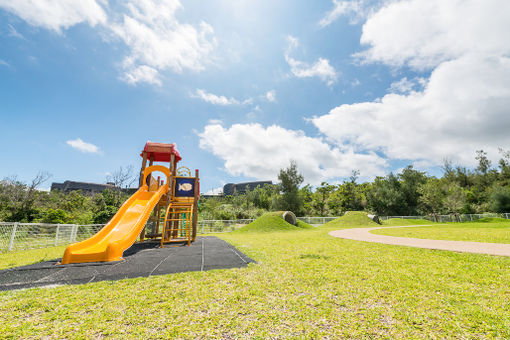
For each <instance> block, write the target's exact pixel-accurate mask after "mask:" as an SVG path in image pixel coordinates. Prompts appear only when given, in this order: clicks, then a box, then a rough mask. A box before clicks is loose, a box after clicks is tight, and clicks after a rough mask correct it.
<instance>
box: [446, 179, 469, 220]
mask: <svg viewBox="0 0 510 340" xmlns="http://www.w3.org/2000/svg"><path fill="white" fill-rule="evenodd" d="M444 203H445V206H446V208H447V209H448V212H449V213H458V212H459V211H460V210H461V209H462V208H463V207H464V206H465V205H466V192H465V191H464V189H463V188H462V187H461V186H460V185H458V184H457V183H450V184H448V185H447V186H446V198H445V201H444Z"/></svg>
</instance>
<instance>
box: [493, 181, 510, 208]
mask: <svg viewBox="0 0 510 340" xmlns="http://www.w3.org/2000/svg"><path fill="white" fill-rule="evenodd" d="M489 204H490V208H491V211H494V212H497V213H506V212H509V211H510V188H509V187H499V186H497V187H495V188H493V190H492V192H491V195H490V198H489Z"/></svg>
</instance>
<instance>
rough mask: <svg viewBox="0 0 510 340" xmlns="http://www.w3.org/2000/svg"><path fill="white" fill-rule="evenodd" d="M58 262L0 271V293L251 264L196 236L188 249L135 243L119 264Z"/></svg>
mask: <svg viewBox="0 0 510 340" xmlns="http://www.w3.org/2000/svg"><path fill="white" fill-rule="evenodd" d="M58 261H59V259H55V260H52V261H45V262H40V263H36V264H31V265H28V266H22V267H17V268H11V269H5V270H0V291H2V290H14V289H24V288H33V287H44V286H49V287H51V286H58V285H65V284H83V283H90V282H98V281H115V280H122V279H127V278H136V277H149V276H153V275H165V274H171V273H182V272H188V271H206V270H211V269H230V268H240V267H246V266H247V265H248V263H250V262H255V261H253V260H252V259H250V258H249V257H247V256H246V255H244V254H243V253H241V252H240V251H239V250H237V249H236V248H235V247H234V246H232V245H230V244H228V243H227V242H225V241H223V240H221V239H219V238H217V237H213V236H206V237H197V239H196V241H195V242H194V243H192V244H191V245H190V246H180V245H177V244H175V245H173V246H165V247H163V248H161V247H160V242H159V241H153V242H143V243H136V244H134V245H133V246H132V247H131V248H129V249H128V250H126V251H125V252H124V260H122V261H115V262H93V263H77V264H67V265H57V262H58Z"/></svg>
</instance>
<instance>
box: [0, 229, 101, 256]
mask: <svg viewBox="0 0 510 340" xmlns="http://www.w3.org/2000/svg"><path fill="white" fill-rule="evenodd" d="M103 226H104V225H103V224H89V225H78V224H47V223H18V222H0V253H3V252H6V251H13V250H23V249H34V248H46V247H53V246H60V245H66V244H69V243H75V242H79V241H83V240H86V239H87V238H89V237H91V236H92V235H94V234H95V233H97V232H98V231H99V230H100V229H101V228H102V227H103Z"/></svg>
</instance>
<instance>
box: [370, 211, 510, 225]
mask: <svg viewBox="0 0 510 340" xmlns="http://www.w3.org/2000/svg"><path fill="white" fill-rule="evenodd" d="M488 217H499V218H505V219H507V220H508V219H510V213H500V214H498V213H485V214H450V215H425V216H379V219H380V220H383V221H385V220H388V219H390V218H400V219H408V220H428V221H431V222H441V223H442V222H470V221H476V220H479V219H482V218H488Z"/></svg>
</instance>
